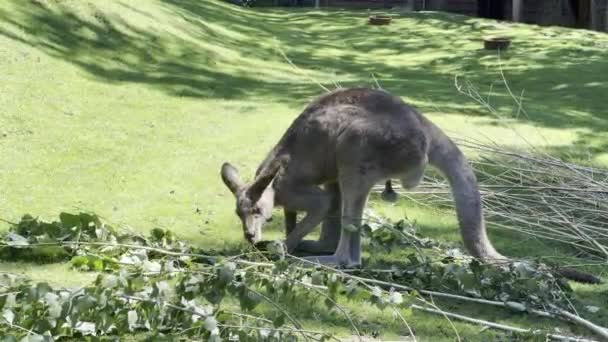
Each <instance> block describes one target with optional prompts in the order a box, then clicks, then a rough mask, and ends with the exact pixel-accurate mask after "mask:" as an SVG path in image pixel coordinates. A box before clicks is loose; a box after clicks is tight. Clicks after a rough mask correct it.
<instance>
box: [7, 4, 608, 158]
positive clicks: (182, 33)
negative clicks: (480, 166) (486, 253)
mask: <svg viewBox="0 0 608 342" xmlns="http://www.w3.org/2000/svg"><path fill="white" fill-rule="evenodd" d="M162 6H164V9H165V11H166V12H167V13H168V14H170V15H171V16H173V17H175V18H179V20H177V22H176V23H175V27H176V28H178V29H177V30H175V31H171V32H169V31H166V30H160V29H157V28H155V27H147V28H144V27H136V26H133V25H132V24H130V23H127V22H126V21H125V20H124V19H123V18H122V17H121V14H120V13H119V12H118V11H116V10H114V11H108V10H106V9H100V8H98V7H96V5H93V4H92V3H87V4H86V6H84V5H83V6H82V8H81V9H79V10H76V9H75V8H74V6H73V5H70V4H68V3H67V2H66V3H65V4H64V2H60V3H58V4H53V5H49V6H48V7H45V6H41V5H37V4H33V3H30V2H27V3H25V2H23V3H21V2H20V3H19V4H15V6H14V8H13V9H11V10H2V11H1V12H0V18H2V21H3V24H2V25H1V26H0V34H3V35H5V36H7V37H9V38H11V39H16V40H19V41H22V42H23V43H26V44H30V45H33V46H36V47H38V48H40V49H42V50H43V51H45V52H47V53H48V54H50V55H52V56H55V57H57V58H61V59H63V60H66V61H69V62H71V63H73V64H75V65H78V66H79V67H81V68H82V69H83V70H85V71H87V72H88V73H90V74H91V75H93V76H95V77H97V78H99V79H102V80H104V81H107V82H134V83H142V84H147V85H149V86H151V87H153V88H157V89H159V90H161V91H164V92H167V93H169V94H173V95H176V96H191V97H201V98H223V99H238V98H244V97H260V96H263V97H266V98H269V99H271V100H273V101H281V102H290V103H297V104H300V105H301V104H302V103H304V102H306V101H307V100H308V99H309V98H310V97H311V96H315V95H317V94H319V93H320V92H321V90H320V89H319V87H318V86H317V85H315V84H313V83H312V82H310V81H309V80H308V79H307V78H306V77H305V76H298V75H296V72H294V71H293V70H292V69H290V67H289V66H288V65H287V63H286V62H285V61H283V60H282V57H281V55H280V53H279V52H278V51H277V49H276V47H278V46H280V47H281V48H282V49H283V50H285V52H286V53H287V54H288V56H289V58H291V59H292V60H293V62H294V63H295V64H296V65H298V66H300V67H301V68H302V69H305V70H307V71H310V72H312V73H315V72H316V73H317V74H319V73H321V75H326V79H321V80H320V81H322V82H323V83H325V84H326V85H328V86H329V84H331V80H332V78H333V77H334V76H332V75H336V76H335V79H336V80H338V81H340V83H341V84H342V85H343V86H352V85H368V86H371V85H372V84H373V81H372V76H371V74H372V73H373V74H374V75H375V76H376V77H377V78H378V79H379V80H380V82H381V85H382V86H383V87H384V88H385V89H387V90H389V91H391V92H393V93H395V94H397V95H400V96H404V97H407V98H408V99H410V100H412V101H414V102H415V103H420V104H421V106H422V107H426V108H427V109H429V108H437V109H439V110H441V111H445V112H461V113H465V114H469V115H485V114H487V112H486V111H485V110H484V109H482V108H480V107H478V106H475V105H474V103H473V102H472V101H471V99H469V98H467V97H465V96H462V95H460V94H458V93H457V91H456V90H455V88H454V76H455V75H456V74H459V75H462V76H465V77H467V78H468V79H469V80H470V81H471V82H472V83H473V84H476V85H479V86H480V87H481V88H483V89H485V90H488V89H489V86H490V84H492V92H493V94H494V97H493V101H492V105H494V106H496V107H497V108H499V109H501V110H502V112H504V113H505V114H506V115H509V113H510V112H515V111H516V108H514V104H513V101H512V99H511V98H509V97H508V96H506V91H505V88H504V85H502V84H501V81H500V77H501V76H500V70H499V68H498V59H497V57H496V54H495V53H494V52H488V51H485V50H482V49H481V42H480V39H481V37H482V36H483V35H484V34H485V33H487V32H491V31H492V29H493V28H492V25H493V24H492V23H491V22H486V21H482V20H479V19H471V18H468V17H464V16H457V15H448V14H436V13H408V14H403V15H401V16H400V17H399V18H398V19H397V20H395V24H394V25H391V26H389V27H387V28H378V27H370V26H368V25H366V24H365V20H364V18H365V17H366V16H367V13H366V12H356V11H349V12H343V11H342V12H338V11H324V12H304V11H287V10H284V9H283V10H272V11H270V12H264V11H248V10H244V9H241V8H238V7H228V6H229V5H226V4H224V3H219V2H215V1H196V0H185V1H175V0H164V1H162ZM116 7H118V8H122V9H123V10H124V11H125V12H127V11H128V12H132V13H137V14H138V15H140V16H141V17H147V16H148V19H147V20H148V21H150V22H154V21H156V20H159V19H158V18H155V17H149V14H148V13H147V12H146V9H145V6H144V7H134V6H133V5H128V4H120V5H117V6H116ZM142 20H144V19H142ZM144 21H145V20H144ZM521 31H522V32H521V33H520V32H519V31H512V33H511V34H513V35H516V37H515V41H514V44H513V46H512V48H511V49H510V50H509V51H508V52H507V53H506V54H504V56H503V57H502V61H503V63H504V72H505V75H506V77H507V78H508V79H509V82H510V85H511V87H512V88H513V89H515V90H516V92H518V93H517V95H520V94H519V91H521V89H525V105H526V108H527V109H528V111H529V113H530V115H529V117H528V118H527V120H530V121H532V122H535V123H537V124H541V125H543V126H549V127H569V128H572V127H580V128H587V129H589V130H592V131H594V132H595V131H602V132H604V131H607V130H608V121H607V118H608V113H607V112H606V109H605V108H604V106H603V105H602V103H603V101H601V99H602V97H603V94H604V93H606V91H608V81H606V80H605V79H604V78H603V76H602V75H606V74H608V58H607V57H608V52H607V49H605V48H602V44H606V46H608V36H606V35H602V34H599V33H592V32H588V31H572V30H567V29H555V28H553V29H552V31H547V30H546V29H542V28H539V27H534V26H529V27H527V26H526V28H525V29H522V30H521ZM509 32H511V31H509ZM555 32H558V33H559V34H560V35H559V36H556V33H555ZM551 34H553V35H551ZM265 63H267V64H265ZM274 67H276V68H277V69H276V70H270V69H272V68H274ZM287 74H289V75H287ZM582 140H584V141H586V140H587V139H586V138H582ZM603 147H605V146H600V148H603Z"/></svg>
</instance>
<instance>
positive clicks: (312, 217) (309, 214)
mask: <svg viewBox="0 0 608 342" xmlns="http://www.w3.org/2000/svg"><path fill="white" fill-rule="evenodd" d="M276 197H277V199H278V200H279V201H280V203H281V204H282V205H283V207H284V208H285V210H286V212H288V213H289V214H288V216H290V217H289V221H291V220H292V218H293V216H292V214H291V213H292V212H293V213H295V212H301V211H303V212H305V213H306V216H304V218H303V219H302V220H301V221H300V222H298V223H296V224H295V226H294V227H293V229H291V228H289V227H287V225H288V222H287V221H288V220H287V218H286V228H287V229H290V230H291V231H290V232H289V233H288V235H287V239H286V240H285V244H286V245H287V251H288V252H289V253H292V252H293V251H294V250H295V249H296V247H297V246H298V244H299V243H300V242H301V241H302V239H303V238H304V237H305V236H306V235H308V234H309V233H310V232H311V231H312V230H313V229H314V228H315V227H316V226H317V225H319V224H320V223H321V222H322V221H323V219H324V218H325V217H326V216H327V214H328V213H329V210H330V208H331V194H330V193H329V192H327V191H325V190H322V189H320V188H319V187H318V186H302V185H295V186H294V185H292V184H281V186H280V187H279V188H278V189H277V193H276ZM293 220H295V218H293ZM289 223H291V222H289Z"/></svg>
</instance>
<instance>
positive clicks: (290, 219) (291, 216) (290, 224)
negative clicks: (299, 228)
mask: <svg viewBox="0 0 608 342" xmlns="http://www.w3.org/2000/svg"><path fill="white" fill-rule="evenodd" d="M283 213H284V215H285V237H287V236H289V234H291V232H292V231H293V230H294V229H295V228H296V223H297V222H296V219H297V217H298V213H297V212H296V211H290V210H287V209H285V208H283Z"/></svg>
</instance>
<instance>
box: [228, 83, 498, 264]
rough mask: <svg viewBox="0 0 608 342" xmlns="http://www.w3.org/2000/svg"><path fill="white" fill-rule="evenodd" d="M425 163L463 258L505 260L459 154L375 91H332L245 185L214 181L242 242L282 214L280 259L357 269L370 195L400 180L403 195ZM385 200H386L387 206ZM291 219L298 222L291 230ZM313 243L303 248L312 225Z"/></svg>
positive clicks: (421, 120)
mask: <svg viewBox="0 0 608 342" xmlns="http://www.w3.org/2000/svg"><path fill="white" fill-rule="evenodd" d="M427 164H430V165H432V166H434V167H436V168H438V169H439V171H440V172H441V173H442V174H443V175H445V176H446V178H447V179H448V181H449V183H450V187H451V190H452V194H453V198H454V202H455V206H456V212H457V216H458V222H459V226H460V231H461V235H462V239H463V241H464V245H465V247H466V249H467V250H468V252H469V253H470V254H471V255H472V256H474V257H476V258H480V259H482V260H485V261H494V260H505V259H506V258H505V257H504V256H503V255H501V254H500V253H498V252H497V251H496V249H495V248H494V247H493V245H492V243H491V242H490V240H489V239H488V236H487V234H486V228H485V224H484V220H483V214H482V206H481V198H480V193H479V189H478V185H477V180H476V178H475V175H474V173H473V170H472V168H471V166H470V165H469V163H468V161H467V159H466V158H465V156H464V154H463V153H462V152H461V151H460V149H459V148H458V147H457V146H456V145H455V144H454V143H453V142H452V141H451V140H450V139H449V138H448V137H447V135H445V134H444V133H443V132H442V131H441V130H440V129H439V128H438V127H437V126H436V125H434V124H433V123H432V122H431V121H429V120H428V119H427V118H425V117H424V116H422V115H421V114H420V113H418V112H417V111H416V110H415V109H413V108H412V107H410V106H409V105H408V104H406V103H405V102H404V101H403V100H402V99H401V98H399V97H396V96H393V95H391V94H389V93H388V92H386V91H383V90H374V89H367V88H348V89H338V90H335V91H333V92H330V93H327V94H324V95H322V96H320V97H318V98H317V99H316V100H314V101H313V102H312V103H310V104H309V105H308V106H307V107H306V108H305V109H304V111H303V112H302V113H301V114H300V115H299V116H298V117H297V118H296V119H295V120H294V121H293V123H292V124H291V126H290V127H289V128H288V129H287V131H286V132H285V133H284V135H283V136H282V138H281V139H280V140H279V142H278V143H277V144H276V145H275V146H274V148H273V149H272V150H271V151H270V152H269V153H268V155H267V156H266V158H265V159H264V161H263V162H262V163H261V164H260V166H259V167H258V169H257V171H256V173H255V180H254V181H253V182H252V183H251V184H250V185H246V184H245V183H244V182H243V181H242V180H241V178H240V176H239V173H238V171H237V169H236V168H234V167H233V166H232V165H231V164H229V163H224V164H223V165H222V168H221V177H222V180H223V181H224V183H225V184H226V186H227V187H228V188H229V189H230V191H231V192H232V193H233V194H234V195H235V197H236V213H237V215H238V216H239V217H240V219H241V221H242V225H243V231H244V235H245V238H246V239H247V240H248V241H249V242H251V243H256V242H258V241H260V239H261V235H262V227H263V225H264V223H265V221H266V220H267V219H268V218H269V217H270V212H271V211H272V208H273V207H274V206H275V205H278V206H282V207H283V210H284V213H285V230H286V240H285V245H286V248H287V251H288V253H294V252H296V251H305V252H308V253H312V254H314V255H313V256H308V257H306V259H308V260H310V261H313V262H318V263H322V264H327V265H335V266H344V267H354V266H359V265H360V264H361V241H360V235H359V233H358V232H356V230H355V231H353V229H345V228H344V229H343V228H342V227H352V226H354V227H360V226H361V219H362V215H363V210H364V208H365V205H366V202H367V198H368V195H369V192H370V191H371V189H372V187H373V186H374V185H375V184H377V183H380V182H383V181H384V182H386V183H385V184H386V187H387V188H386V189H385V192H387V193H390V192H392V188H390V179H400V180H401V183H402V186H403V187H404V188H406V189H412V188H414V187H416V186H417V185H418V183H419V182H420V181H421V179H422V177H423V174H424V170H425V168H426V166H427ZM393 200H394V199H393ZM297 212H305V213H306V215H305V216H304V218H303V219H302V220H301V221H300V222H296V214H297ZM321 223H322V226H321V234H320V237H319V239H318V240H317V241H309V240H303V238H304V237H305V236H306V235H307V234H309V233H310V232H311V231H312V230H313V229H314V228H315V227H316V226H317V225H319V224H321Z"/></svg>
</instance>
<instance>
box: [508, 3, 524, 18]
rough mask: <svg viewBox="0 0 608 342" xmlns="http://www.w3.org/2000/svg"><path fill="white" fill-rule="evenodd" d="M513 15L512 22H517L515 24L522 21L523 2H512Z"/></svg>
mask: <svg viewBox="0 0 608 342" xmlns="http://www.w3.org/2000/svg"><path fill="white" fill-rule="evenodd" d="M511 7H512V10H513V12H512V14H511V20H513V21H515V22H520V21H521V14H522V9H523V8H522V5H521V0H513V2H512V6H511Z"/></svg>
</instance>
